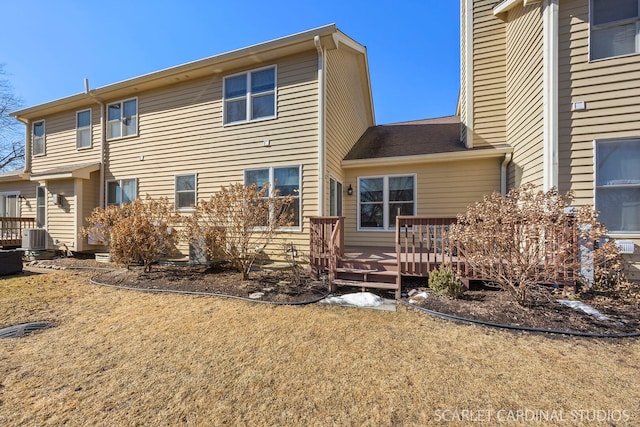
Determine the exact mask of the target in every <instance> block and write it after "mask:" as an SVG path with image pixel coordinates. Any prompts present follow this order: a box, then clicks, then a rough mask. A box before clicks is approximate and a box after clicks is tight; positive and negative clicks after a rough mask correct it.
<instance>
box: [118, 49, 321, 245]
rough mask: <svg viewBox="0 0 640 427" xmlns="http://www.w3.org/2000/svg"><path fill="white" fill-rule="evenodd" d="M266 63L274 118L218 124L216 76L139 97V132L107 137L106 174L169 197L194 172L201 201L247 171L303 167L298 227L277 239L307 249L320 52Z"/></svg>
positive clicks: (314, 184)
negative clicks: (272, 81) (273, 70)
mask: <svg viewBox="0 0 640 427" xmlns="http://www.w3.org/2000/svg"><path fill="white" fill-rule="evenodd" d="M269 65H277V86H278V87H277V116H278V117H277V118H276V119H268V120H261V121H255V122H251V123H243V124H236V125H228V126H223V124H222V82H223V80H222V79H223V77H224V76H221V75H220V76H213V77H210V78H205V79H199V80H196V81H191V82H185V83H180V84H176V85H173V86H169V87H165V88H162V89H157V90H154V91H150V92H146V93H140V94H138V112H139V136H136V137H132V138H123V139H120V140H114V141H110V143H109V159H108V165H107V169H106V179H107V180H110V179H127V178H137V180H138V181H137V182H138V195H139V196H142V197H144V196H145V195H146V194H149V195H151V196H152V197H160V196H167V197H169V199H170V200H171V201H172V202H173V199H174V177H175V175H176V174H185V173H196V174H197V195H198V198H199V199H202V198H208V197H209V195H211V194H212V193H213V192H215V191H217V190H219V189H220V188H221V187H223V186H227V185H229V184H231V183H234V182H243V179H244V175H243V172H244V169H246V168H258V167H270V166H285V165H289V166H294V165H301V166H302V216H303V226H302V231H301V232H294V233H287V234H283V235H282V236H281V239H285V240H287V241H293V242H294V243H295V244H296V245H299V246H300V245H304V246H305V247H308V233H309V228H308V220H307V219H306V218H308V217H310V216H315V215H317V209H318V207H317V200H318V197H317V188H318V145H317V142H318V84H317V53H316V51H315V50H314V51H309V52H308V53H307V54H303V55H297V56H293V57H287V58H284V59H280V60H278V61H274V62H273V63H271V64H260V65H259V66H260V67H262V66H269ZM251 69H253V68H249V69H246V70H251ZM241 71H245V70H244V69H243V70H235V71H233V72H230V73H228V74H234V73H236V72H241ZM225 75H227V74H225ZM113 101H117V100H113ZM266 139H268V140H269V141H270V146H268V147H265V146H264V144H263V141H264V140H266Z"/></svg>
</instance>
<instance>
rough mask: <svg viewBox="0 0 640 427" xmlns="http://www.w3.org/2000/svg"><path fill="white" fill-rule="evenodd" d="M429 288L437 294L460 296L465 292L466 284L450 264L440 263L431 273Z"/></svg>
mask: <svg viewBox="0 0 640 427" xmlns="http://www.w3.org/2000/svg"><path fill="white" fill-rule="evenodd" d="M429 288H431V289H432V290H433V292H434V293H435V294H436V295H441V296H446V297H449V298H454V299H455V298H460V297H461V296H462V295H463V294H464V285H463V284H462V282H461V281H460V279H459V278H458V276H457V274H456V272H455V271H453V270H452V269H451V267H450V266H449V264H447V263H443V264H440V267H438V269H437V270H434V271H432V272H431V273H429Z"/></svg>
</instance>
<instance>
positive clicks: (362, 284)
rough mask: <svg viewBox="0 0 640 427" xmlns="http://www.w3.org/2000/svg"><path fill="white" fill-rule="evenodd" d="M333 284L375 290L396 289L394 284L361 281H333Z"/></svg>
mask: <svg viewBox="0 0 640 427" xmlns="http://www.w3.org/2000/svg"><path fill="white" fill-rule="evenodd" d="M333 284H334V285H338V286H355V287H358V288H375V289H396V288H397V287H398V286H397V285H396V284H395V283H384V282H363V281H361V280H345V279H334V280H333Z"/></svg>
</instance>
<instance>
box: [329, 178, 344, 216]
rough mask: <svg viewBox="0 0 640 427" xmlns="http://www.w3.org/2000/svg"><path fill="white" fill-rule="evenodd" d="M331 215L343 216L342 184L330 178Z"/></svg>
mask: <svg viewBox="0 0 640 427" xmlns="http://www.w3.org/2000/svg"><path fill="white" fill-rule="evenodd" d="M329 215H331V216H342V183H341V182H340V181H338V180H337V179H334V178H332V177H330V178H329Z"/></svg>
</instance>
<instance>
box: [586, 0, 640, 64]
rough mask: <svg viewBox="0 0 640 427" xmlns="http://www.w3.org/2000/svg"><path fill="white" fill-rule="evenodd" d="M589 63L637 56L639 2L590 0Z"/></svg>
mask: <svg viewBox="0 0 640 427" xmlns="http://www.w3.org/2000/svg"><path fill="white" fill-rule="evenodd" d="M590 24H591V34H590V41H589V44H590V51H591V59H592V60H595V59H602V58H610V57H613V56H621V55H629V54H632V53H639V52H640V0H616V1H612V0H591V14H590Z"/></svg>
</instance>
